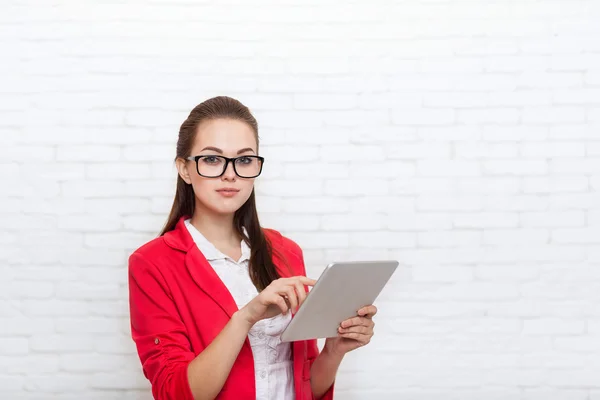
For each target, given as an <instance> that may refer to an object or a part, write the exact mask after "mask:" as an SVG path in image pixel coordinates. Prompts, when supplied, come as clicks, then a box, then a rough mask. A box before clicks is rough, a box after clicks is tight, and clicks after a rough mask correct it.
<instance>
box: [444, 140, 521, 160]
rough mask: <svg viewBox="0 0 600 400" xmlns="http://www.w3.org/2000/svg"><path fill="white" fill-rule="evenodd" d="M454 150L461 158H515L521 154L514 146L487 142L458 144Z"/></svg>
mask: <svg viewBox="0 0 600 400" xmlns="http://www.w3.org/2000/svg"><path fill="white" fill-rule="evenodd" d="M454 150H455V154H456V155H457V156H458V157H460V158H514V157H517V154H518V152H519V150H518V148H517V146H515V145H513V144H504V143H502V144H492V143H487V142H471V143H457V144H456V145H455V148H454Z"/></svg>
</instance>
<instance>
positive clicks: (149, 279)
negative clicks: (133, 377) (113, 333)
mask: <svg viewBox="0 0 600 400" xmlns="http://www.w3.org/2000/svg"><path fill="white" fill-rule="evenodd" d="M129 293H130V311H131V313H130V314H131V329H132V336H133V339H134V341H135V343H136V345H137V349H138V354H139V357H140V360H141V362H142V366H143V370H144V375H145V376H146V377H147V378H148V379H149V380H150V383H151V384H152V393H153V395H154V398H155V399H158V400H203V399H214V398H215V397H216V396H217V395H218V393H219V392H220V391H221V389H222V388H223V385H224V384H225V381H226V379H227V377H228V376H229V373H230V372H231V368H232V366H233V364H234V362H235V360H236V358H237V356H238V354H239V352H240V350H241V348H242V346H243V344H244V341H245V339H246V337H247V335H248V332H249V331H250V328H251V326H252V325H251V324H249V323H248V322H246V319H245V318H243V317H241V316H240V313H239V311H238V312H236V313H235V314H234V315H233V316H232V318H231V319H230V320H229V322H228V323H227V324H226V325H225V327H224V328H223V329H222V330H221V332H220V333H219V334H218V335H217V336H216V338H215V339H214V340H213V341H212V342H211V344H210V345H209V346H207V347H206V348H205V349H204V350H203V351H202V352H201V353H200V354H199V355H198V356H196V355H195V354H194V352H193V351H192V349H191V345H190V342H189V337H188V334H187V331H186V328H185V325H184V324H183V323H182V322H181V320H180V318H179V313H178V311H177V308H176V306H175V304H174V303H173V300H172V299H171V297H170V295H169V290H168V287H167V285H166V282H165V280H164V278H163V276H162V274H161V273H160V271H159V270H158V269H157V268H156V267H155V266H154V265H153V264H152V263H151V262H149V261H147V260H146V259H145V258H144V257H143V256H141V255H139V254H133V255H132V256H131V257H130V261H129Z"/></svg>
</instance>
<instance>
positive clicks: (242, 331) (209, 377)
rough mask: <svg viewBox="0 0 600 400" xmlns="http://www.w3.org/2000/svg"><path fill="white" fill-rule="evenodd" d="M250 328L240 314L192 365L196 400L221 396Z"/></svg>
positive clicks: (190, 380) (190, 369) (192, 388)
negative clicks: (220, 393)
mask: <svg viewBox="0 0 600 400" xmlns="http://www.w3.org/2000/svg"><path fill="white" fill-rule="evenodd" d="M250 328H251V325H250V324H249V323H248V322H246V321H245V319H244V318H243V317H241V316H240V312H239V311H238V312H236V313H235V314H233V316H232V317H231V319H230V320H229V322H228V323H227V325H225V327H224V328H223V330H222V331H221V332H220V333H219V334H218V335H217V337H216V338H215V339H214V340H213V341H212V342H211V344H210V345H208V347H206V349H204V350H203V351H202V352H201V353H200V354H199V355H198V356H197V357H196V358H195V359H194V360H192V362H191V363H190V364H189V365H188V369H187V375H188V382H189V385H190V389H191V390H192V393H193V394H194V400H202V399H214V398H215V397H217V395H218V394H219V392H220V391H221V389H222V388H223V385H224V384H225V381H226V380H227V377H228V376H229V373H230V372H231V368H232V367H233V363H234V362H235V360H236V358H237V356H238V354H239V352H240V350H241V349H242V346H243V345H244V341H245V340H246V337H247V336H248V332H249V331H250Z"/></svg>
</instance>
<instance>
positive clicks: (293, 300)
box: [279, 286, 298, 311]
mask: <svg viewBox="0 0 600 400" xmlns="http://www.w3.org/2000/svg"><path fill="white" fill-rule="evenodd" d="M279 293H280V294H281V295H283V296H285V298H286V300H287V301H288V302H289V304H290V310H292V311H293V310H295V309H296V308H297V307H298V297H297V296H296V290H295V289H294V287H293V286H285V287H283V288H281V290H280V292H279Z"/></svg>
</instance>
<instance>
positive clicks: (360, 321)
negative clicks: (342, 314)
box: [340, 317, 370, 328]
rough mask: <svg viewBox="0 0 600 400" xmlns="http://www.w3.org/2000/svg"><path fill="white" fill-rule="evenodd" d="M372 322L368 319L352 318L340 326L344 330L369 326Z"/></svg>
mask: <svg viewBox="0 0 600 400" xmlns="http://www.w3.org/2000/svg"><path fill="white" fill-rule="evenodd" d="M369 324H370V320H369V319H368V318H366V317H352V318H349V319H347V320H345V321H342V323H341V324H340V325H341V327H342V328H348V327H351V326H355V325H363V326H369Z"/></svg>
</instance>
